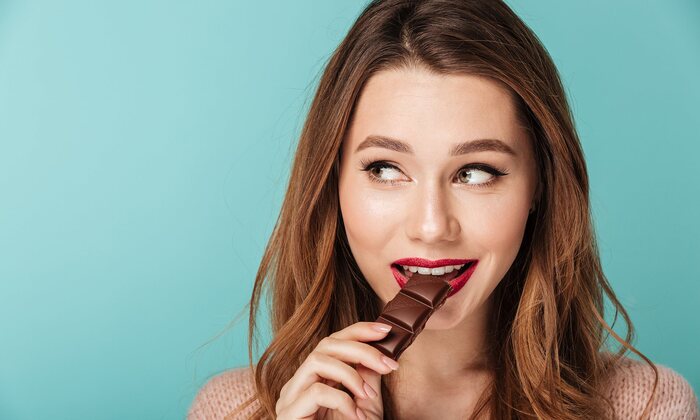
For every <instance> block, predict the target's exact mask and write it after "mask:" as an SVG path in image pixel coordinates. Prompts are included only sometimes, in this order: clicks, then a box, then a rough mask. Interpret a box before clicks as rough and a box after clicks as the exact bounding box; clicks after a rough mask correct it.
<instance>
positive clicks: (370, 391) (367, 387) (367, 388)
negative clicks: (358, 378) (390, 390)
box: [362, 382, 377, 398]
mask: <svg viewBox="0 0 700 420" xmlns="http://www.w3.org/2000/svg"><path fill="white" fill-rule="evenodd" d="M362 387H363V388H364V389H365V392H366V393H367V395H369V397H370V398H374V397H376V396H377V391H375V390H374V388H372V387H371V386H370V385H369V384H368V383H367V382H365V384H364V385H362Z"/></svg>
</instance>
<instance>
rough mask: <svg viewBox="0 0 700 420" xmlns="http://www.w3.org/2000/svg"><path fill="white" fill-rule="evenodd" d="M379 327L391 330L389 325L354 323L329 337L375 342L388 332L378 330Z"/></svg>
mask: <svg viewBox="0 0 700 420" xmlns="http://www.w3.org/2000/svg"><path fill="white" fill-rule="evenodd" d="M379 327H382V328H389V329H391V325H388V324H384V323H381V322H356V323H354V324H352V325H349V326H347V327H345V328H343V329H342V330H340V331H336V332H334V333H333V334H331V335H329V337H333V338H339V339H341V340H352V341H362V342H367V341H376V340H380V339H382V338H384V336H385V335H386V334H387V332H389V330H386V331H384V330H381V329H378V328H379Z"/></svg>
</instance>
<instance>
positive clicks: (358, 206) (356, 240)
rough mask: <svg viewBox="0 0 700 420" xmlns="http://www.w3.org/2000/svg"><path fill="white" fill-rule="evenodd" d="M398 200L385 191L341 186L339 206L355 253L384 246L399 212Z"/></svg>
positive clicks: (372, 250) (395, 223) (394, 225)
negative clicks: (382, 192)
mask: <svg viewBox="0 0 700 420" xmlns="http://www.w3.org/2000/svg"><path fill="white" fill-rule="evenodd" d="M399 202H400V201H399V200H392V199H391V197H388V196H387V195H386V194H378V193H377V192H372V191H368V190H367V189H361V188H358V187H356V186H353V185H346V186H344V187H341V190H340V208H341V212H342V215H343V221H344V223H345V231H346V232H347V235H348V241H349V242H350V245H351V247H352V248H353V253H354V254H355V257H356V258H358V262H359V258H360V257H359V255H358V254H362V253H365V252H376V251H380V250H382V249H384V248H385V247H386V244H387V243H388V241H389V238H390V237H391V233H392V232H393V231H394V229H395V227H396V225H397V224H398V223H397V220H398V219H399V216H400V206H399Z"/></svg>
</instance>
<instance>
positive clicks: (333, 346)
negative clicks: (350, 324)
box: [315, 336, 393, 375]
mask: <svg viewBox="0 0 700 420" xmlns="http://www.w3.org/2000/svg"><path fill="white" fill-rule="evenodd" d="M315 351H319V352H321V353H324V354H327V355H329V356H331V357H334V358H336V359H340V360H342V361H344V362H349V363H354V364H362V365H364V366H366V367H368V368H370V369H374V370H376V371H377V372H378V373H381V374H384V375H386V374H387V373H391V371H392V370H393V369H392V368H391V367H389V365H387V364H386V362H384V357H385V356H384V354H383V353H382V352H381V351H379V350H377V349H376V348H374V347H372V346H370V345H369V344H366V343H359V342H357V341H348V340H342V339H338V338H334V337H331V336H329V337H326V338H324V339H323V340H321V342H320V343H318V346H316V350H315Z"/></svg>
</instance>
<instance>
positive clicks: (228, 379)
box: [187, 367, 260, 420]
mask: <svg viewBox="0 0 700 420" xmlns="http://www.w3.org/2000/svg"><path fill="white" fill-rule="evenodd" d="M254 395H255V380H254V378H253V371H252V369H251V368H249V367H244V368H234V369H229V370H227V371H224V372H222V373H219V374H217V375H215V376H214V377H212V378H210V379H209V380H208V381H207V382H206V383H205V384H204V386H203V387H202V388H201V389H200V390H199V392H197V395H196V396H195V398H194V400H193V401H192V404H191V406H190V409H189V411H188V413H187V419H188V420H205V419H206V420H214V419H223V418H224V417H226V415H228V414H229V413H230V412H232V411H234V410H235V409H236V408H237V407H239V406H241V405H243V403H244V402H245V401H246V400H248V399H249V398H250V397H252V396H254ZM259 404H260V403H259V401H258V400H257V399H256V400H255V401H254V402H253V404H251V405H249V406H248V407H246V409H245V410H244V411H243V412H242V413H241V416H240V418H248V416H250V415H252V414H253V413H254V412H255V410H256V409H257V408H258V407H259Z"/></svg>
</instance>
